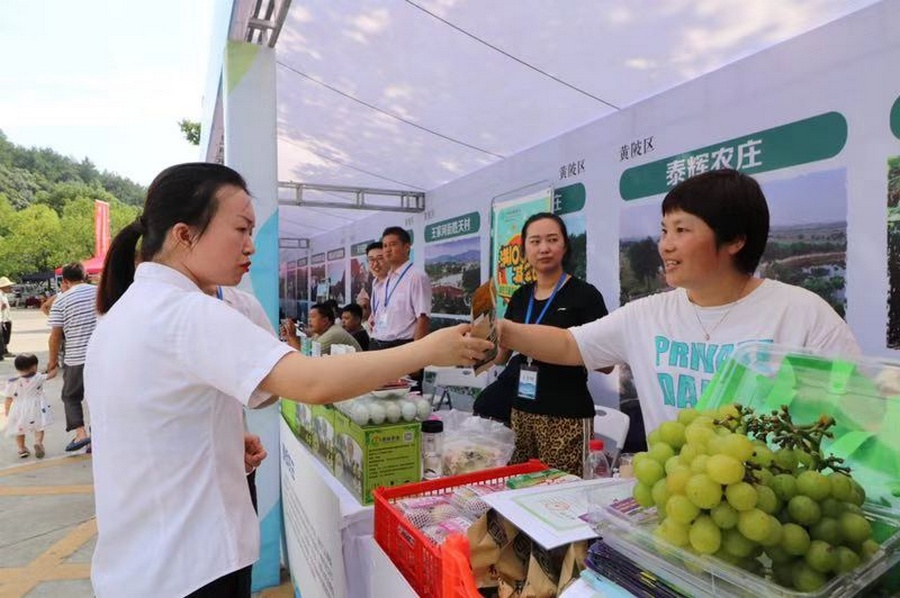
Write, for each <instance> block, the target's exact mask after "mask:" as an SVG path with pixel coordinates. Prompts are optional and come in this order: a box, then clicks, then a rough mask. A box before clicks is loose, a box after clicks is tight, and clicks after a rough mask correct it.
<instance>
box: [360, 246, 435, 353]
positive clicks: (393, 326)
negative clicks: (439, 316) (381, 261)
mask: <svg viewBox="0 0 900 598" xmlns="http://www.w3.org/2000/svg"><path fill="white" fill-rule="evenodd" d="M376 303H377V306H376ZM372 306H373V307H372V311H373V312H374V316H375V328H374V331H373V335H374V338H376V339H378V340H380V341H396V340H410V339H412V338H413V334H415V331H416V320H417V319H418V318H419V316H427V315H429V314H430V313H431V280H429V279H428V275H427V274H425V273H424V272H422V271H421V270H419V269H418V268H416V267H414V266H413V265H412V262H410V261H409V260H407V261H406V262H405V263H404V264H402V265H401V266H399V267H397V268H394V269H393V270H391V273H390V274H388V277H387V278H386V279H385V281H384V285H383V286H381V288H379V289H378V290H377V293H376V289H375V288H374V287H373V295H372Z"/></svg>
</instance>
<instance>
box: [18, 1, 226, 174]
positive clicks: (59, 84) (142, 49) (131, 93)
mask: <svg viewBox="0 0 900 598" xmlns="http://www.w3.org/2000/svg"><path fill="white" fill-rule="evenodd" d="M212 4H213V0H152V1H150V2H140V1H131V0H118V1H113V0H83V1H72V0H48V1H41V2H37V1H34V0H6V1H5V2H4V3H3V17H2V18H0V57H2V59H0V65H2V67H0V129H2V130H3V132H4V133H5V134H6V136H7V138H8V139H9V140H10V141H12V142H13V143H16V144H18V145H23V146H26V147H31V146H37V147H49V148H52V149H54V150H55V151H57V152H59V153H61V154H64V155H68V156H72V157H74V158H76V159H78V160H81V159H83V158H85V157H87V158H89V159H90V160H91V161H92V162H93V163H94V164H95V165H96V166H97V168H98V169H100V170H109V171H113V172H116V173H118V174H120V175H123V176H126V177H128V178H130V179H132V180H134V181H135V182H137V183H140V184H143V185H146V184H148V183H149V182H150V181H151V180H152V179H153V177H154V176H155V175H156V173H158V172H159V171H160V170H162V169H163V168H165V167H166V166H169V165H171V164H175V163H178V162H185V161H192V160H196V159H198V157H199V149H198V148H197V147H195V146H192V145H190V144H188V143H187V141H186V140H185V139H184V136H183V135H182V133H181V131H180V130H179V128H178V124H177V123H178V121H179V120H181V119H182V118H188V119H191V120H196V121H199V120H200V119H201V106H202V94H203V92H204V87H205V83H206V71H207V61H208V52H209V51H208V48H209V46H210V42H209V38H210V33H209V22H210V19H211V12H212V6H211V5H212Z"/></svg>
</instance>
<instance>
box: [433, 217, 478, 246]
mask: <svg viewBox="0 0 900 598" xmlns="http://www.w3.org/2000/svg"><path fill="white" fill-rule="evenodd" d="M480 227H481V215H480V214H479V213H478V212H469V213H468V214H463V215H462V216H457V217H456V218H448V219H447V220H441V221H440V222H435V223H434V224H427V225H425V242H426V243H434V242H435V241H446V240H447V239H452V238H454V237H461V236H463V235H471V234H474V233H477V232H478V229H479V228H480Z"/></svg>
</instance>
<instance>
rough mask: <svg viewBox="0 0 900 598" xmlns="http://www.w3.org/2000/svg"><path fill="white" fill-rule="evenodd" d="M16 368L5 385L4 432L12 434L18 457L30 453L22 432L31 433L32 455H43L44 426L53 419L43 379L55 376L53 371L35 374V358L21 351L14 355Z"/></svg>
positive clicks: (36, 359)
mask: <svg viewBox="0 0 900 598" xmlns="http://www.w3.org/2000/svg"><path fill="white" fill-rule="evenodd" d="M15 365H16V371H17V372H18V373H19V375H18V376H16V377H15V378H11V379H10V380H9V382H8V383H7V385H6V401H5V402H4V405H3V407H4V412H5V414H6V417H7V421H6V435H7V436H15V438H16V446H17V448H18V450H19V457H21V458H22V459H25V458H26V457H28V456H29V455H30V454H31V453H30V452H29V451H28V448H27V447H26V446H25V435H26V434H27V433H28V432H32V433H33V434H34V456H35V457H37V458H38V459H43V458H44V429H45V428H46V427H47V426H49V425H50V424H51V423H52V422H53V418H52V417H51V416H50V405H48V404H47V397H46V395H45V394H44V382H46V381H47V380H49V379H50V378H53V377H55V376H56V370H50V372H49V373H47V374H40V373H38V358H37V357H36V356H34V355H31V354H28V353H23V354H22V355H19V356H18V357H16V361H15Z"/></svg>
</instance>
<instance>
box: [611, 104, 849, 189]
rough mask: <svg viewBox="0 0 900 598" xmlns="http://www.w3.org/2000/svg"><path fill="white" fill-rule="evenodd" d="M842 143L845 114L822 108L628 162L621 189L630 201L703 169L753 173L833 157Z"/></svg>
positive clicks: (674, 183)
mask: <svg viewBox="0 0 900 598" xmlns="http://www.w3.org/2000/svg"><path fill="white" fill-rule="evenodd" d="M846 143H847V119H846V118H844V115H843V114H840V113H839V112H826V113H825V114H820V115H818V116H813V117H811V118H806V119H804V120H798V121H796V122H793V123H789V124H786V125H781V126H779V127H775V128H773V129H766V130H764V131H757V132H756V133H751V134H749V135H744V136H742V137H737V138H735V139H730V140H728V141H723V142H721V143H716V144H714V145H709V146H707V147H702V148H700V149H696V150H692V151H689V152H684V153H682V154H678V155H675V156H670V157H668V158H664V159H662V160H657V161H655V162H650V163H649V164H643V165H641V166H635V167H634V168H629V169H628V170H626V171H625V172H623V173H622V177H621V178H620V179H619V193H620V194H621V196H622V199H624V200H625V201H630V200H633V199H640V198H642V197H650V196H652V195H659V194H661V193H666V192H667V191H669V189H671V188H672V187H674V186H675V185H677V184H678V183H680V182H681V181H683V180H685V179H687V178H689V177H692V176H694V175H697V174H700V173H702V172H706V171H707V170H718V169H721V168H734V169H736V170H740V171H742V172H746V173H747V174H755V173H758V172H767V171H771V170H778V169H781V168H787V167H789V166H797V165H798V164H807V163H809V162H816V161H818V160H825V159H828V158H833V157H834V156H836V155H838V154H839V153H840V152H841V150H842V149H843V148H844V145H845V144H846Z"/></svg>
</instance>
